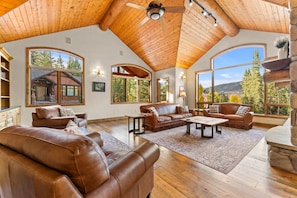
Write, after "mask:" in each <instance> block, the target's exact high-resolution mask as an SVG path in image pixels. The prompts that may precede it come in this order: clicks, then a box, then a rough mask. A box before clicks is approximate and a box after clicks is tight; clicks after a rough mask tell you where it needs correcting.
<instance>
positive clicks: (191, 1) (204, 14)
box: [189, 0, 218, 27]
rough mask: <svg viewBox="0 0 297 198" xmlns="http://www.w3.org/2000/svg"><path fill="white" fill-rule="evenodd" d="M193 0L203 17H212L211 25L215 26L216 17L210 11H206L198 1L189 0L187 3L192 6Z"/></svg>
mask: <svg viewBox="0 0 297 198" xmlns="http://www.w3.org/2000/svg"><path fill="white" fill-rule="evenodd" d="M193 1H194V3H195V4H196V5H198V6H199V7H200V8H201V10H202V11H201V14H202V15H203V16H204V17H205V18H208V17H210V18H212V19H213V21H214V24H213V26H215V27H217V26H218V24H217V19H216V18H215V17H214V16H213V15H212V14H211V13H210V12H208V11H207V10H206V9H205V8H204V7H203V6H202V5H201V4H200V3H198V2H197V1H196V0H189V5H190V6H192V5H193Z"/></svg>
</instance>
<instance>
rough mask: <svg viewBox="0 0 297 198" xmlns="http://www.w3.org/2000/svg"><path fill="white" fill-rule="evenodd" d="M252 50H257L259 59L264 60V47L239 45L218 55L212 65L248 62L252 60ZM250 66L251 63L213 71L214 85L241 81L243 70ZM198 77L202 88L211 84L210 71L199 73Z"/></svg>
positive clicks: (224, 65)
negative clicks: (239, 46)
mask: <svg viewBox="0 0 297 198" xmlns="http://www.w3.org/2000/svg"><path fill="white" fill-rule="evenodd" d="M254 50H258V51H259V55H260V59H261V60H264V48H262V47H256V46H252V47H251V46H249V47H241V48H237V49H234V50H232V51H227V52H225V53H223V54H220V55H218V56H217V57H216V58H215V59H214V67H215V68H221V67H226V66H233V65H239V64H244V63H250V62H252V61H253V54H254ZM250 67H252V65H249V66H244V67H243V66H241V67H236V68H230V69H223V70H217V71H215V74H214V75H215V78H214V79H215V85H219V84H225V83H230V82H239V81H241V80H242V76H243V74H244V71H245V70H246V69H247V68H250ZM263 71H264V70H263ZM263 71H262V72H263ZM199 78H200V79H199V82H200V83H201V84H202V85H203V87H204V88H207V87H210V86H211V73H207V74H206V73H205V74H202V75H199Z"/></svg>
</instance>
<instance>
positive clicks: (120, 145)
mask: <svg viewBox="0 0 297 198" xmlns="http://www.w3.org/2000/svg"><path fill="white" fill-rule="evenodd" d="M99 133H100V135H101V138H102V140H103V147H105V146H106V147H108V148H116V149H119V150H125V151H129V150H131V149H132V148H131V147H130V146H128V145H127V144H125V143H124V142H122V141H120V140H118V139H117V138H115V137H113V136H112V135H110V134H109V133H107V132H105V131H100V132H99Z"/></svg>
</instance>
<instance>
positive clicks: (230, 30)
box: [199, 0, 239, 36]
mask: <svg viewBox="0 0 297 198" xmlns="http://www.w3.org/2000/svg"><path fill="white" fill-rule="evenodd" d="M199 3H200V4H201V5H202V6H203V7H204V8H205V9H206V10H208V11H209V12H211V14H212V15H213V16H214V17H215V18H216V19H217V22H218V25H219V27H220V28H221V29H222V30H223V31H224V32H225V33H226V34H227V35H228V36H236V35H237V34H238V32H239V28H238V27H237V25H235V24H234V22H233V21H232V20H231V19H230V18H229V16H228V15H227V14H226V13H225V12H224V10H222V8H221V7H220V6H219V5H218V4H217V2H216V1H215V0H199Z"/></svg>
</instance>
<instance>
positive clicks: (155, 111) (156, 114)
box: [147, 107, 159, 117]
mask: <svg viewBox="0 0 297 198" xmlns="http://www.w3.org/2000/svg"><path fill="white" fill-rule="evenodd" d="M147 109H148V110H150V111H151V112H152V113H153V114H155V116H157V117H159V113H158V111H157V110H156V108H155V107H149V108H147Z"/></svg>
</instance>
